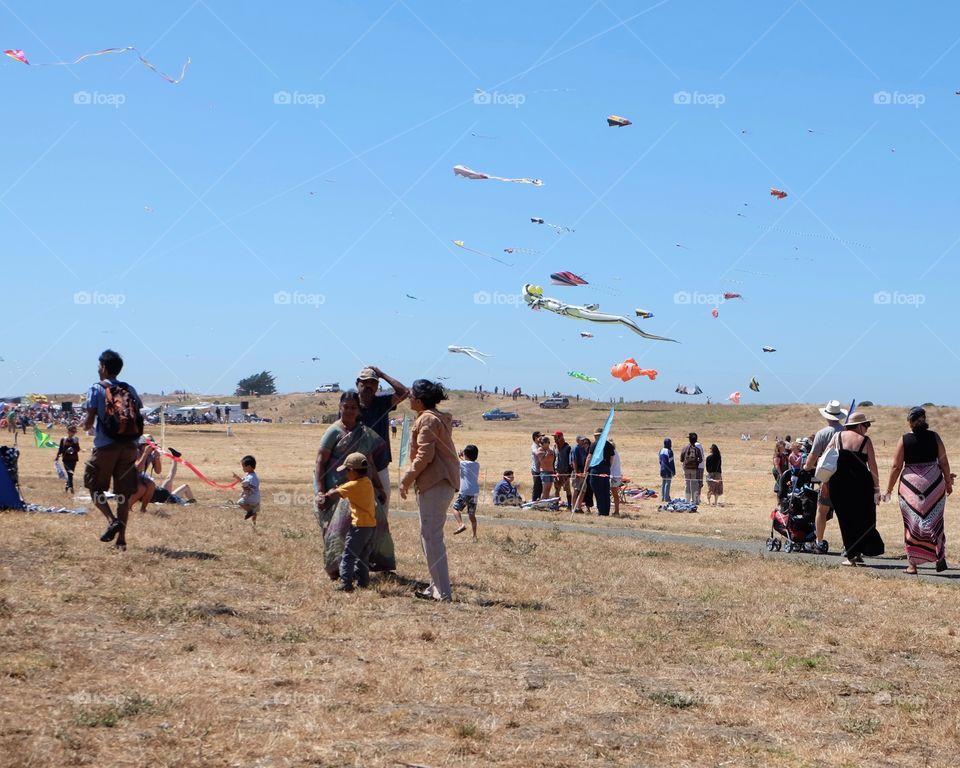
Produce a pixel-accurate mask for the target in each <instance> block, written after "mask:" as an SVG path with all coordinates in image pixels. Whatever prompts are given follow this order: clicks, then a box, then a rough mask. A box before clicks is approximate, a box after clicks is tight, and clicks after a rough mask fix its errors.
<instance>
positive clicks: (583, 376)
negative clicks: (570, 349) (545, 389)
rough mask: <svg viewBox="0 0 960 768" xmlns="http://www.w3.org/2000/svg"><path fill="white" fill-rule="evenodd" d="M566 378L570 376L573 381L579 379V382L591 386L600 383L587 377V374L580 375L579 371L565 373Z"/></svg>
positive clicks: (591, 377) (598, 380)
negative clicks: (587, 382)
mask: <svg viewBox="0 0 960 768" xmlns="http://www.w3.org/2000/svg"><path fill="white" fill-rule="evenodd" d="M567 376H572V377H573V378H574V379H580V381H589V382H591V383H592V384H599V383H600V379H595V378H593V376H587V374H585V373H580V371H567Z"/></svg>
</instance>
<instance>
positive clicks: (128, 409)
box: [100, 380, 143, 442]
mask: <svg viewBox="0 0 960 768" xmlns="http://www.w3.org/2000/svg"><path fill="white" fill-rule="evenodd" d="M100 386H102V387H103V392H104V396H105V398H106V402H105V403H104V407H103V424H102V425H101V426H102V427H103V433H104V434H105V435H106V436H107V437H109V438H110V439H111V440H118V441H121V442H127V441H131V440H137V439H139V438H140V436H141V435H143V414H142V413H140V409H141V408H143V403H142V402H140V398H139V397H137V396H136V395H135V394H134V393H133V392H131V391H130V388H129V387H128V386H127V384H126V383H124V382H122V381H118V382H117V383H116V384H111V383H110V382H109V381H106V380H104V381H101V382H100Z"/></svg>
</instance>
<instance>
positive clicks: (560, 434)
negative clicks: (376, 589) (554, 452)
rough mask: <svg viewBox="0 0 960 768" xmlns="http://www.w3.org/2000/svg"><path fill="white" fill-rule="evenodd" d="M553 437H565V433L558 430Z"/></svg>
mask: <svg viewBox="0 0 960 768" xmlns="http://www.w3.org/2000/svg"><path fill="white" fill-rule="evenodd" d="M553 436H554V437H563V432H561V431H560V430H559V429H558V430H557V431H556V432H554V433H553Z"/></svg>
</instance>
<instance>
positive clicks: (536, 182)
mask: <svg viewBox="0 0 960 768" xmlns="http://www.w3.org/2000/svg"><path fill="white" fill-rule="evenodd" d="M453 173H454V175H455V176H463V177H464V178H465V179H480V180H486V179H488V180H490V181H510V182H513V183H514V184H533V186H535V187H542V186H543V182H542V181H541V180H540V179H507V178H504V177H503V176H491V175H490V174H489V173H482V172H480V171H474V170H473V169H471V168H467V166H465V165H455V166H453Z"/></svg>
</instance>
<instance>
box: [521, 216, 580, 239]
mask: <svg viewBox="0 0 960 768" xmlns="http://www.w3.org/2000/svg"><path fill="white" fill-rule="evenodd" d="M530 223H531V224H543V225H544V226H547V227H550V229H552V230H553V231H554V232H556V233H557V234H558V235H559V234H562V233H564V232H576V231H577V230H575V229H570V227H565V226H563V225H562V224H551V223H550V222H549V221H544V220H543V219H541V218H539V217H536V216H531V217H530Z"/></svg>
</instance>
